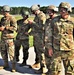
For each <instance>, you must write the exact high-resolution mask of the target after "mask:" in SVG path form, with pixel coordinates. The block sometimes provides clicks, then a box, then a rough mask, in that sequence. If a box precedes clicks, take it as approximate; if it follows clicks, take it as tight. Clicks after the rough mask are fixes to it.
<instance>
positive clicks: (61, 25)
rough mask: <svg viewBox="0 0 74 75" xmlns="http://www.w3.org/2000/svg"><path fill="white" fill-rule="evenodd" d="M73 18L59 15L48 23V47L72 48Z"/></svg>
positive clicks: (73, 43)
mask: <svg viewBox="0 0 74 75" xmlns="http://www.w3.org/2000/svg"><path fill="white" fill-rule="evenodd" d="M73 20H74V18H72V17H70V16H69V17H68V18H67V19H63V18H61V16H57V17H55V18H54V19H53V20H52V21H51V24H50V26H51V27H50V29H49V31H50V30H51V33H50V34H51V35H50V34H49V36H51V38H49V41H48V44H47V45H48V49H50V48H53V49H54V50H65V51H69V50H74V40H73V30H74V21H73Z"/></svg>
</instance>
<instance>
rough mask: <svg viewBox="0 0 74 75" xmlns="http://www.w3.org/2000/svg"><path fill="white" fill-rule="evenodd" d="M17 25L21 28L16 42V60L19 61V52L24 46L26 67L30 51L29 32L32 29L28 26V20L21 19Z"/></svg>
mask: <svg viewBox="0 0 74 75" xmlns="http://www.w3.org/2000/svg"><path fill="white" fill-rule="evenodd" d="M17 24H18V26H19V28H18V31H17V36H16V42H15V49H16V51H15V53H16V60H17V61H18V60H19V50H20V47H21V45H22V47H23V63H22V64H24V65H26V60H27V59H28V49H29V35H28V30H29V29H30V26H29V24H28V18H27V19H26V20H24V19H20V20H18V21H17Z"/></svg>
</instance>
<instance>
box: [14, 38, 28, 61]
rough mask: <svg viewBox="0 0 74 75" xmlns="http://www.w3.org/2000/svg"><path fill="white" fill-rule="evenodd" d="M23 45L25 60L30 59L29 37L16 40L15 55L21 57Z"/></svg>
mask: <svg viewBox="0 0 74 75" xmlns="http://www.w3.org/2000/svg"><path fill="white" fill-rule="evenodd" d="M21 46H22V47H23V60H27V59H28V49H29V39H24V40H19V39H17V40H16V41H15V56H16V59H17V58H18V57H19V50H20V48H21Z"/></svg>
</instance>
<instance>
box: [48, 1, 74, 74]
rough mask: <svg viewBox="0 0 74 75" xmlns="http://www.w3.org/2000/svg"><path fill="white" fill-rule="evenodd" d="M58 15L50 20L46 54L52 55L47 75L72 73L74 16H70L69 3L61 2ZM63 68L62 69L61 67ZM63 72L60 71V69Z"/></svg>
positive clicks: (73, 67)
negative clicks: (49, 36)
mask: <svg viewBox="0 0 74 75" xmlns="http://www.w3.org/2000/svg"><path fill="white" fill-rule="evenodd" d="M59 12H60V15H59V16H57V17H55V18H54V19H53V20H52V21H51V24H50V25H51V35H52V36H51V38H49V42H48V44H47V45H48V54H49V56H52V64H51V69H50V74H49V75H69V74H70V75H72V73H73V69H74V62H73V60H74V40H73V38H74V36H73V30H74V18H72V17H71V16H70V12H72V9H71V5H70V4H69V3H67V2H61V3H60V5H59ZM62 66H63V67H64V69H63V67H62ZM62 70H63V72H64V73H63V72H62V73H61V71H62Z"/></svg>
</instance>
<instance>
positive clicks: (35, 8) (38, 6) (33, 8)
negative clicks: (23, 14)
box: [31, 4, 40, 11]
mask: <svg viewBox="0 0 74 75" xmlns="http://www.w3.org/2000/svg"><path fill="white" fill-rule="evenodd" d="M39 9H40V5H37V4H35V5H32V6H31V11H36V10H39Z"/></svg>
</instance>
